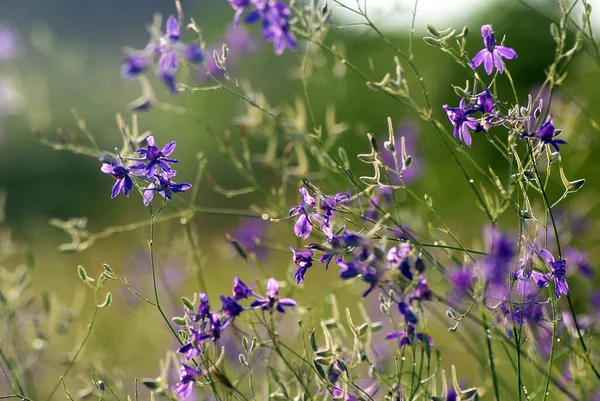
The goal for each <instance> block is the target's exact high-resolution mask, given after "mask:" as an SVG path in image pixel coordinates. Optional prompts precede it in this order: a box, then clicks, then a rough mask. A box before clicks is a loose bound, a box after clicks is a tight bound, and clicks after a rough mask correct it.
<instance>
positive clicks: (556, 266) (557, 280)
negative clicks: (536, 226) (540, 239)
mask: <svg viewBox="0 0 600 401" xmlns="http://www.w3.org/2000/svg"><path fill="white" fill-rule="evenodd" d="M540 256H541V257H542V259H544V260H545V261H546V262H547V263H548V264H549V266H550V270H551V271H552V277H554V285H555V287H556V288H555V292H556V298H560V296H561V295H567V296H568V295H569V285H568V284H567V280H566V278H565V276H566V274H567V261H566V260H564V259H560V260H554V256H553V255H552V254H551V253H550V252H549V251H548V250H546V249H542V251H541V252H540Z"/></svg>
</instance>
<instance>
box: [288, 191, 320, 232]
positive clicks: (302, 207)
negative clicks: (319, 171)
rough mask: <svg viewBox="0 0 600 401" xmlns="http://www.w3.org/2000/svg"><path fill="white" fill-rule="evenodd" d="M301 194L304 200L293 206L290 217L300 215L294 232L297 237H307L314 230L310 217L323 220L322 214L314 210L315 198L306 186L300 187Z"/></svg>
mask: <svg viewBox="0 0 600 401" xmlns="http://www.w3.org/2000/svg"><path fill="white" fill-rule="evenodd" d="M299 191H300V195H302V201H301V202H300V204H299V205H298V206H295V207H293V208H292V209H291V210H290V213H289V214H290V217H296V216H298V219H297V220H296V224H294V234H296V237H298V238H302V239H307V238H308V237H309V236H310V233H311V232H312V225H311V223H310V220H309V218H311V217H312V218H313V219H316V220H318V221H320V220H322V218H321V216H320V215H319V214H318V213H316V212H315V211H314V208H315V198H313V197H312V196H310V194H309V193H308V190H307V189H306V188H300V190H299Z"/></svg>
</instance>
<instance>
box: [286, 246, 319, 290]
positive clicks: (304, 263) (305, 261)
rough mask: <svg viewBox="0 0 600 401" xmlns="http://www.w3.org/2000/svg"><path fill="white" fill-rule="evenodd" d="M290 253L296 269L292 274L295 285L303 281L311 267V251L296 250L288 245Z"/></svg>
mask: <svg viewBox="0 0 600 401" xmlns="http://www.w3.org/2000/svg"><path fill="white" fill-rule="evenodd" d="M289 248H290V250H291V251H292V260H293V261H294V263H295V264H296V265H298V268H297V269H296V271H295V272H294V278H295V279H296V283H298V284H300V283H302V282H303V281H304V275H305V274H306V271H307V270H308V269H309V268H310V267H311V266H312V261H313V259H312V258H313V251H312V250H311V249H296V248H293V247H292V246H291V245H289Z"/></svg>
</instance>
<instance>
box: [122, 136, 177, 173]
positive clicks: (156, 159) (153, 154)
mask: <svg viewBox="0 0 600 401" xmlns="http://www.w3.org/2000/svg"><path fill="white" fill-rule="evenodd" d="M146 143H147V147H146V148H145V149H138V150H136V153H139V154H140V155H142V156H143V158H142V159H133V160H135V161H137V163H136V164H135V165H134V167H133V168H134V169H136V170H142V168H143V172H144V174H145V176H146V177H148V178H153V177H154V176H155V175H156V173H157V171H158V168H159V167H160V168H161V170H162V171H163V172H169V171H171V166H170V165H169V164H170V163H173V164H174V163H179V160H176V159H170V158H168V157H167V156H170V155H171V153H173V152H174V151H175V147H176V146H177V143H176V142H175V141H171V142H169V143H167V144H166V145H165V146H164V147H163V148H162V149H161V148H159V147H158V146H156V142H155V141H154V136H152V135H149V136H148V137H147V138H146ZM143 162H148V164H147V165H144V164H143Z"/></svg>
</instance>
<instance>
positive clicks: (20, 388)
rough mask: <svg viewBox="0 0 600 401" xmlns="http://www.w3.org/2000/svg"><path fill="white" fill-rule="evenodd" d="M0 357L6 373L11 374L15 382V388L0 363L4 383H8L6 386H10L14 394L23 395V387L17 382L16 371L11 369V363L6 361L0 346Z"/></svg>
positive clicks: (8, 360)
mask: <svg viewBox="0 0 600 401" xmlns="http://www.w3.org/2000/svg"><path fill="white" fill-rule="evenodd" d="M0 357H2V360H3V361H4V363H5V364H6V367H7V369H8V371H9V372H10V373H11V376H12V379H13V380H14V381H15V384H16V388H15V384H13V382H12V380H10V378H9V376H8V375H7V374H6V371H5V370H4V366H3V365H2V363H0V369H2V374H3V375H4V377H5V378H6V381H7V382H8V384H9V385H10V387H11V388H12V390H13V391H14V392H15V393H19V394H23V393H24V392H23V387H22V386H21V383H20V381H19V375H18V373H17V372H16V369H15V368H14V367H13V365H12V363H11V362H10V359H8V357H7V356H6V354H5V353H4V351H3V350H2V347H1V346H0ZM17 390H18V391H17Z"/></svg>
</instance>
